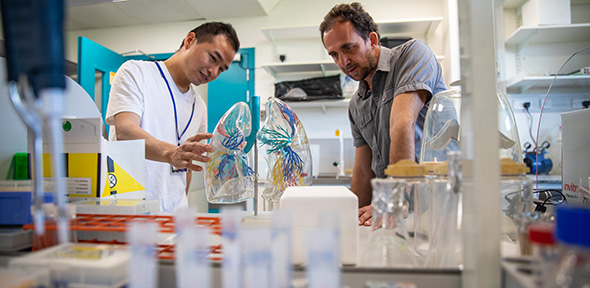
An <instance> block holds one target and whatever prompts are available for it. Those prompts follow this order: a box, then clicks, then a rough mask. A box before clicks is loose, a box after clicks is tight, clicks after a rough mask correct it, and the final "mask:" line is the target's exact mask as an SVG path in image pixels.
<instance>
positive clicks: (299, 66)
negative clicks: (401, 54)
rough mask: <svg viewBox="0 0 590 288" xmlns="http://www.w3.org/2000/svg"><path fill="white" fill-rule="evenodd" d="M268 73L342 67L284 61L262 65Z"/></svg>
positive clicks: (327, 70) (325, 62) (334, 70)
mask: <svg viewBox="0 0 590 288" xmlns="http://www.w3.org/2000/svg"><path fill="white" fill-rule="evenodd" d="M436 59H437V60H438V61H439V62H440V61H442V60H443V59H444V56H436ZM262 68H264V69H265V70H266V71H267V72H268V73H270V74H271V75H273V76H274V77H277V75H278V74H287V73H298V74H301V73H313V72H321V73H322V75H323V76H328V74H332V73H334V74H336V73H340V72H341V71H340V68H339V67H338V65H336V63H334V61H332V60H320V61H316V62H291V63H290V62H283V63H271V64H265V65H262Z"/></svg>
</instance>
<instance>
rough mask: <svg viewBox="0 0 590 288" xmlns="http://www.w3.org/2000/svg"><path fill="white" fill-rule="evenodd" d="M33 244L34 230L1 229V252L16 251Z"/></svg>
mask: <svg viewBox="0 0 590 288" xmlns="http://www.w3.org/2000/svg"><path fill="white" fill-rule="evenodd" d="M31 246H33V231H32V230H22V229H17V228H15V229H0V252H15V251H20V250H23V249H27V248H31Z"/></svg>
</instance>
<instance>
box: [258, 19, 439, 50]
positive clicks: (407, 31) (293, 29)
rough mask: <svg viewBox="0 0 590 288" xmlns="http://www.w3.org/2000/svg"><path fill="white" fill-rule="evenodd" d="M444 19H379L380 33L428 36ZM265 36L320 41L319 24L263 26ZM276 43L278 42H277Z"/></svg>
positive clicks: (385, 34)
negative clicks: (315, 39)
mask: <svg viewBox="0 0 590 288" xmlns="http://www.w3.org/2000/svg"><path fill="white" fill-rule="evenodd" d="M441 21H442V17H433V18H418V19H408V20H395V21H378V22H377V25H378V26H379V34H381V36H382V37H384V36H412V35H421V36H424V37H427V36H428V35H429V34H431V33H432V32H433V31H434V30H435V29H436V27H437V26H438V25H439V24H440V22H441ZM260 30H262V33H264V36H266V38H267V39H268V40H270V41H272V42H273V43H275V42H276V41H278V40H285V39H290V40H293V39H311V38H317V39H318V41H320V31H319V28H318V25H310V26H288V27H269V28H261V29H260ZM275 44H276V43H275Z"/></svg>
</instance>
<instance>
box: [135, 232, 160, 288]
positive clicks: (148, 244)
mask: <svg viewBox="0 0 590 288" xmlns="http://www.w3.org/2000/svg"><path fill="white" fill-rule="evenodd" d="M127 243H129V245H130V247H129V249H130V250H131V256H130V257H131V258H130V260H129V262H128V269H129V270H128V271H129V275H128V276H129V287H130V288H156V287H157V281H158V270H157V268H158V266H157V264H158V263H157V258H156V244H155V243H156V223H154V222H147V221H146V222H143V221H137V222H132V223H130V225H129V230H128V232H127Z"/></svg>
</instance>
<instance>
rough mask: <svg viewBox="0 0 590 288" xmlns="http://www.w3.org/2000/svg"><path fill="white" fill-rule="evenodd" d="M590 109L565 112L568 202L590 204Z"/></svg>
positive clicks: (564, 182) (563, 149)
mask: <svg viewBox="0 0 590 288" xmlns="http://www.w3.org/2000/svg"><path fill="white" fill-rule="evenodd" d="M588 123H590V109H582V110H577V111H573V112H566V113H562V114H561V135H562V143H561V157H562V158H561V163H562V164H561V165H562V171H561V173H562V188H563V190H562V191H563V194H564V195H565V197H566V198H567V202H568V203H584V204H585V205H590V193H588V186H590V183H588V181H589V177H590V147H588V144H590V133H589V132H590V130H589V126H588Z"/></svg>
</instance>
